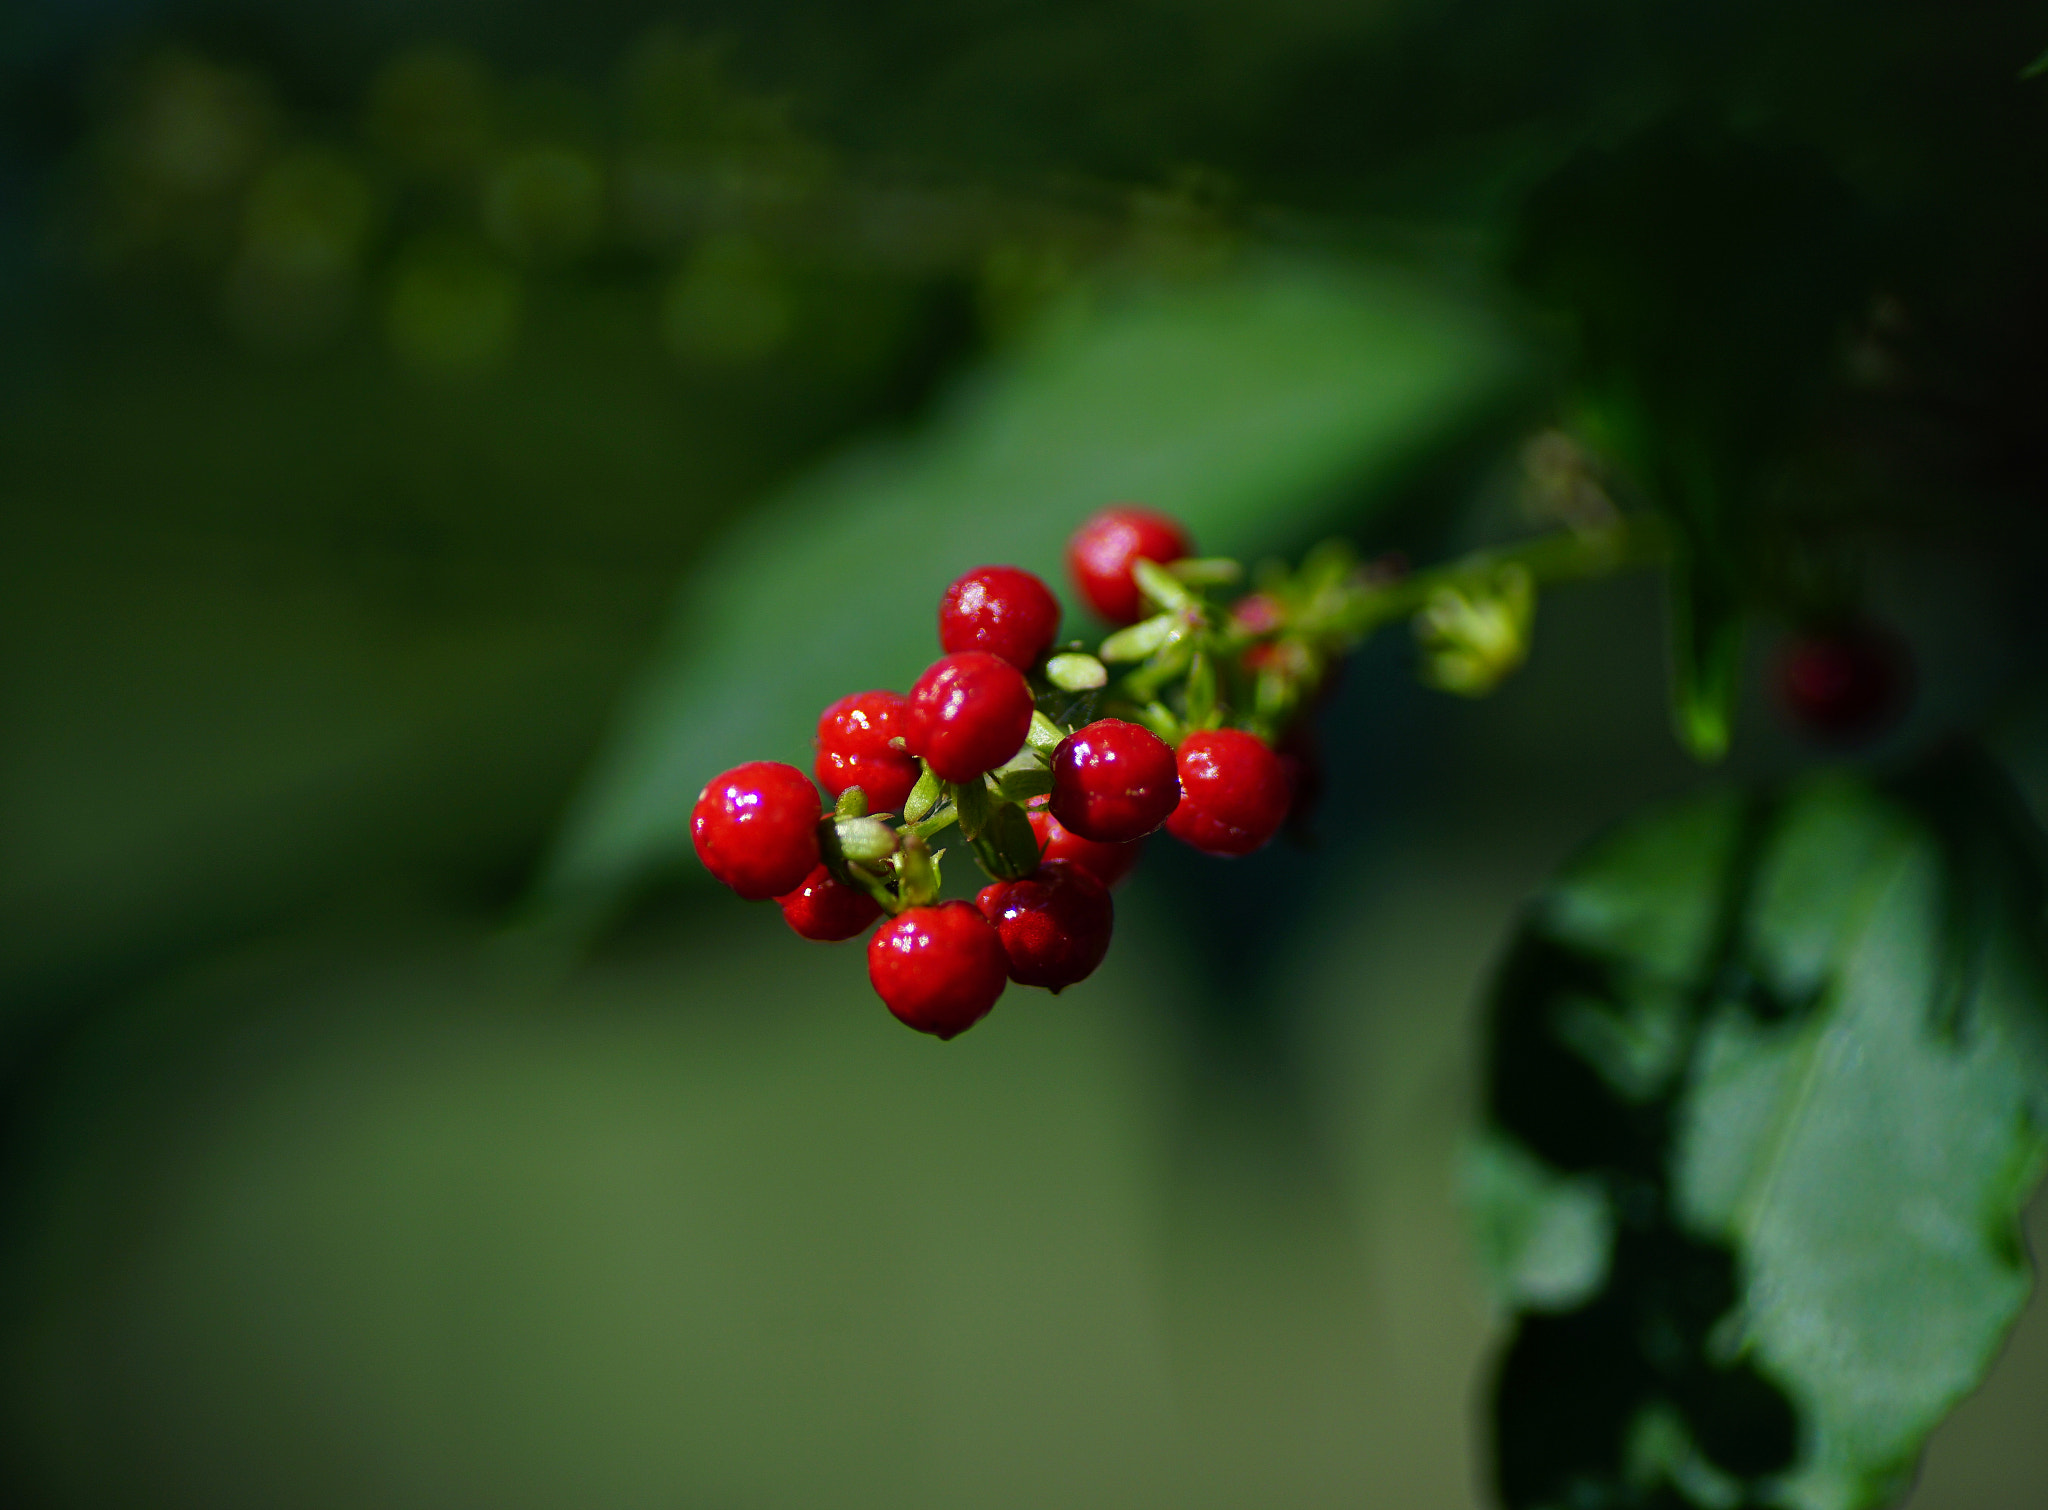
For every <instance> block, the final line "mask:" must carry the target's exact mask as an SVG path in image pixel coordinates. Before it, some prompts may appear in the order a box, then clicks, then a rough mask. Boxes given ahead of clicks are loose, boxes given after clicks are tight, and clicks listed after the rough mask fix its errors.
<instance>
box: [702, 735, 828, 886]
mask: <svg viewBox="0 0 2048 1510" xmlns="http://www.w3.org/2000/svg"><path fill="white" fill-rule="evenodd" d="M823 813H824V808H823V806H822V804H820V803H819V801H818V789H817V788H816V787H814V786H812V785H811V782H810V778H809V777H808V776H806V775H804V773H803V772H802V771H799V770H798V769H797V768H796V767H795V766H793V765H784V764H782V762H781V761H779V760H750V761H748V762H747V763H746V764H745V765H742V766H734V767H733V768H732V769H731V770H729V771H727V772H726V773H725V774H724V775H723V776H720V777H719V778H718V779H717V780H716V781H714V782H712V783H711V785H709V786H707V787H705V788H704V790H703V791H701V792H699V793H698V794H697V805H696V806H695V807H693V808H692V809H691V810H690V842H691V843H692V844H694V845H696V847H697V858H698V859H700V860H702V861H703V862H704V868H705V869H706V870H708V871H710V872H711V873H712V874H713V875H714V876H716V877H718V879H719V880H721V881H723V882H725V884H726V885H728V886H730V887H731V888H732V889H733V890H734V891H736V892H738V893H739V894H740V895H741V896H743V897H745V898H746V899H747V900H748V901H750V902H760V901H765V900H766V899H767V898H769V897H779V896H781V895H782V894H783V893H784V892H786V891H792V890H794V889H795V888H796V887H798V886H801V885H802V884H803V881H804V877H805V876H807V875H809V874H810V873H811V867H812V866H814V865H816V864H817V863H818V819H819V818H820V817H822V816H823Z"/></svg>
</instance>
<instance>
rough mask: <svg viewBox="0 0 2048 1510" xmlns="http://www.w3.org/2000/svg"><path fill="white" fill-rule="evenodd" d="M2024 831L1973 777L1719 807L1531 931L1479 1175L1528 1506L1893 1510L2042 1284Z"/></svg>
mask: <svg viewBox="0 0 2048 1510" xmlns="http://www.w3.org/2000/svg"><path fill="white" fill-rule="evenodd" d="M2017 811H2018V809H2017V804H2016V803H2014V802H2012V801H2010V800H2008V799H2007V797H2006V796H2005V794H2004V793H2003V792H2002V789H2001V786H2000V784H1999V783H1998V782H1997V781H1996V780H1995V779H1994V778H1992V777H1990V776H1988V775H1987V774H1986V771H1985V770H1984V769H1983V768H1981V767H1979V766H1976V765H1973V764H1971V763H1970V762H1968V761H1964V760H1960V759H1955V760H1950V761H1948V762H1946V763H1944V764H1943V765H1941V766H1939V767H1936V768H1931V769H1929V770H1928V771H1926V772H1923V773H1921V774H1920V775H1918V776H1917V777H1916V778H1915V779H1914V780H1912V781H1911V782H1910V783H1906V784H1903V785H1900V786H1896V787H1893V788H1890V789H1881V788H1878V787H1875V786H1872V785H1869V784H1865V783H1862V782H1858V781H1852V780H1850V779H1847V778H1843V777H1830V778H1826V779H1822V780H1818V781H1814V782H1810V783H1808V784H1806V785H1803V786H1801V787H1798V788H1796V789H1795V790H1793V791H1792V792H1790V793H1789V794H1787V795H1785V796H1783V797H1782V798H1769V797H1745V796H1742V795H1739V794H1734V793H1725V792H1724V793H1717V794H1714V795H1712V796H1708V797H1704V798H1700V799H1696V800H1694V801H1692V802H1689V803H1686V804H1683V805H1681V806H1678V807H1675V808H1672V809H1669V810H1667V811H1664V812H1661V813H1657V814H1655V815H1652V816H1650V817H1648V818H1645V819H1642V820H1640V821H1638V822H1636V823H1634V824H1631V825H1629V826H1628V827H1626V828H1624V829H1622V830H1620V831H1619V832H1618V833H1616V834H1614V835H1613V836H1611V837H1610V838H1608V839H1607V840H1606V841H1604V842H1603V843H1601V844H1600V845H1598V846H1596V847H1595V848H1594V849H1593V850H1592V851H1590V852H1589V853H1588V854H1587V855H1586V856H1585V857H1584V858H1582V859H1581V860H1580V861H1578V862H1577V863H1576V864H1574V865H1572V866H1570V867H1568V868H1567V870H1566V871H1565V872H1564V873H1563V874H1562V875H1561V876H1560V877H1559V878H1558V879H1557V880H1556V881H1555V882H1554V883H1553V884H1552V885H1551V887H1550V888H1549V889H1548V890H1547V891H1546V892H1545V893H1544V894H1543V895H1542V896H1541V897H1539V898H1538V899H1537V900H1536V902H1535V903H1534V904H1533V905H1532V906H1531V908H1530V911H1529V915H1528V918H1527V921H1526V922H1525V924H1524V926H1523V928H1522V930H1521V932H1520V934H1519V936H1518V937H1517V939H1516V942H1515V945H1514V947H1513V949H1512V950H1511V952H1510V955H1509V957H1508V961H1507V963H1506V965H1505V966H1504V968H1503V970H1502V972H1501V974H1500V977H1499V979H1498V981H1497V983H1496V987H1495V995H1494V1001H1493V1020H1492V1041H1491V1043H1490V1045H1489V1050H1488V1054H1489V1068H1488V1089H1487V1102H1488V1104H1487V1111H1488V1119H1489V1126H1488V1129H1487V1134H1486V1137H1485V1139H1484V1140H1483V1142H1482V1144H1481V1146H1480V1150H1479V1152H1478V1153H1476V1154H1475V1156H1474V1165H1473V1170H1470V1171H1468V1177H1467V1182H1466V1185H1467V1195H1468V1200H1469V1202H1470V1204H1471V1207H1472V1210H1473V1215H1474V1218H1475V1224H1476V1229H1475V1230H1476V1232H1477V1234H1478V1236H1479V1239H1480V1247H1481V1251H1482V1253H1483V1255H1485V1256H1486V1257H1487V1259H1488V1262H1489V1266H1490V1268H1491V1269H1492V1271H1493V1273H1494V1276H1495V1280H1496V1286H1497V1289H1498V1291H1499V1294H1500V1298H1501V1300H1502V1302H1503V1303H1504V1304H1505V1305H1507V1306H1508V1307H1509V1308H1510V1309H1512V1310H1513V1311H1515V1312H1516V1313H1517V1314H1518V1317H1519V1321H1518V1324H1517V1327H1516V1331H1515V1335H1514V1337H1513V1339H1512V1341H1511V1342H1510V1344H1509V1346H1508V1349H1507V1352H1506V1355H1505V1357H1504V1358H1503V1360H1502V1363H1501V1367H1500V1371H1499V1376H1498V1379H1497V1382H1496V1393H1495V1402H1494V1404H1495V1431H1496V1444H1497V1451H1496V1468H1497V1474H1498V1487H1499V1491H1500V1497H1501V1500H1502V1502H1503V1504H1504V1505H1506V1506H1507V1507H1509V1510H1523V1507H1529V1510H1534V1507H1549V1506H1566V1505H1577V1504H1614V1505H1624V1504H1631V1505H1632V1504H1647V1503H1669V1504H1673V1505H1697V1506H1701V1507H1711V1506H1718V1505H1732V1504H1737V1503H1745V1504H1768V1505H1777V1506H1784V1507H1788V1510H1859V1507H1877V1506H1883V1505H1887V1504H1890V1503H1892V1502H1894V1501H1895V1500H1896V1499H1897V1497H1898V1496H1899V1495H1900V1494H1902V1493H1903V1492H1904V1489H1905V1487H1906V1485H1907V1484H1908V1483H1909V1481H1910V1478H1911V1474H1912V1470H1913V1467H1914V1464H1915V1462H1916V1461H1917V1458H1918V1456H1919V1452H1920V1449H1921V1446H1922V1444H1923V1443H1924V1442H1925V1440H1926V1437H1927V1434H1928V1433H1929V1432H1930V1431H1931V1430H1932V1429H1933V1428H1934V1426H1935V1425H1936V1424H1937V1423H1938V1422H1939V1421H1940V1420H1941V1418H1942V1417H1943V1416H1944V1415H1945V1414H1946V1413H1947V1411H1948V1410H1949V1409H1950V1408H1951V1407H1952V1406H1953V1405H1955V1403H1956V1402H1957V1401H1958V1400H1960V1399H1961V1398H1962V1397H1963V1395H1965V1394H1966V1393H1968V1392H1969V1391H1970V1390H1971V1389H1972V1388H1974V1387H1975V1385H1976V1383H1977V1382H1978V1381H1979V1380H1980V1379H1981V1378H1982V1376H1983V1374H1984V1371H1985V1370H1986V1369H1987V1368H1988V1367H1989V1365H1990V1362H1991V1359H1992V1356H1993V1355H1994V1354H1995V1352H1996V1351H1997V1349H1998V1347H1999V1345H2000V1343H2001V1342H2002V1340H2003V1338H2004V1336H2005V1333H2006V1330H2007V1328H2008V1327H2009V1326H2010V1324H2011V1323H2012V1321H2013V1319H2014V1317H2015V1316H2016V1315H2017V1314H2018V1311H2019V1309H2020V1306H2021V1304H2022V1302H2023V1301H2024V1298H2025V1296H2026V1292H2027V1288H2028V1284H2029V1271H2028V1266H2027V1261H2026V1257H2025V1253H2024V1249H2023V1247H2022V1244H2021V1240H2020V1236H2019V1225H2018V1223H2019V1213H2020V1211H2021V1209H2022V1207H2023V1206H2024V1204H2025V1203H2026V1200H2027V1198H2028V1195H2029V1193H2030V1191H2031V1189H2032V1187H2033V1185H2034V1183H2035V1180H2036V1178H2037V1177H2038V1175H2039V1173H2040V1171H2041V1169H2042V1166H2043V1160H2044V1156H2048V969H2044V958H2048V955H2044V950H2043V945H2042V939H2041V936H2040V928H2041V910H2040V899H2041V894H2042V892H2041V885H2042V881H2041V874H2040V870H2039V867H2038V865H2037V864H2036V861H2035V857H2034V854H2033V850H2032V847H2031V846H2032V844H2033V843H2034V836H2033V835H2032V834H2031V832H2030V831H2029V829H2028V827H2027V825H2026V824H2025V822H2024V820H2021V819H2019V818H2018V817H2017V816H2016V815H2017ZM1474 1171H1476V1172H1474Z"/></svg>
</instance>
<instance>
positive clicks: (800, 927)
mask: <svg viewBox="0 0 2048 1510" xmlns="http://www.w3.org/2000/svg"><path fill="white" fill-rule="evenodd" d="M775 902H776V905H777V906H779V907H780V908H781V909H782V918H783V921H784V922H786V923H788V924H789V926H790V927H792V928H794V929H795V930H796V931H797V934H798V936H799V937H802V938H807V939H815V940H817V941H818V942H819V943H821V944H837V943H840V942H842V941H844V940H846V939H850V938H852V937H854V936H855V935H856V934H859V933H861V932H863V931H865V930H866V928H867V926H868V924H870V923H872V922H873V921H874V920H875V919H876V918H878V917H880V916H881V915H882V906H881V903H879V902H877V901H876V900H875V899H874V898H873V897H871V896H869V895H868V894H867V893H866V892H864V891H856V890H855V889H854V888H853V887H851V886H842V885H840V883H839V882H837V881H835V880H833V879H832V872H831V871H829V870H827V869H826V868H825V867H824V866H822V865H820V866H817V867H816V868H815V869H813V870H812V871H811V873H810V874H809V875H808V876H806V877H805V878H804V884H803V885H801V886H799V887H797V889H796V890H795V891H792V892H790V893H789V894H788V895H787V896H780V897H777V898H776V899H775Z"/></svg>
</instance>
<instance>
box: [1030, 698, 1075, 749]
mask: <svg viewBox="0 0 2048 1510" xmlns="http://www.w3.org/2000/svg"><path fill="white" fill-rule="evenodd" d="M1066 737H1067V731H1066V730H1065V729H1062V728H1061V727H1060V726H1059V725H1058V724H1056V723H1054V722H1053V721H1052V720H1051V719H1050V718H1047V717H1046V716H1045V714H1044V713H1042V712H1039V711H1037V710H1036V709H1034V710H1033V711H1032V714H1031V728H1030V731H1029V732H1028V733H1026V734H1025V736H1024V744H1025V746H1026V747H1027V748H1029V749H1033V750H1036V751H1037V752H1038V753H1039V754H1041V755H1044V756H1047V757H1050V756H1051V755H1052V752H1053V751H1054V750H1057V749H1058V748H1059V747H1060V742H1061V741H1062V740H1064V739H1065V738H1066Z"/></svg>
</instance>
